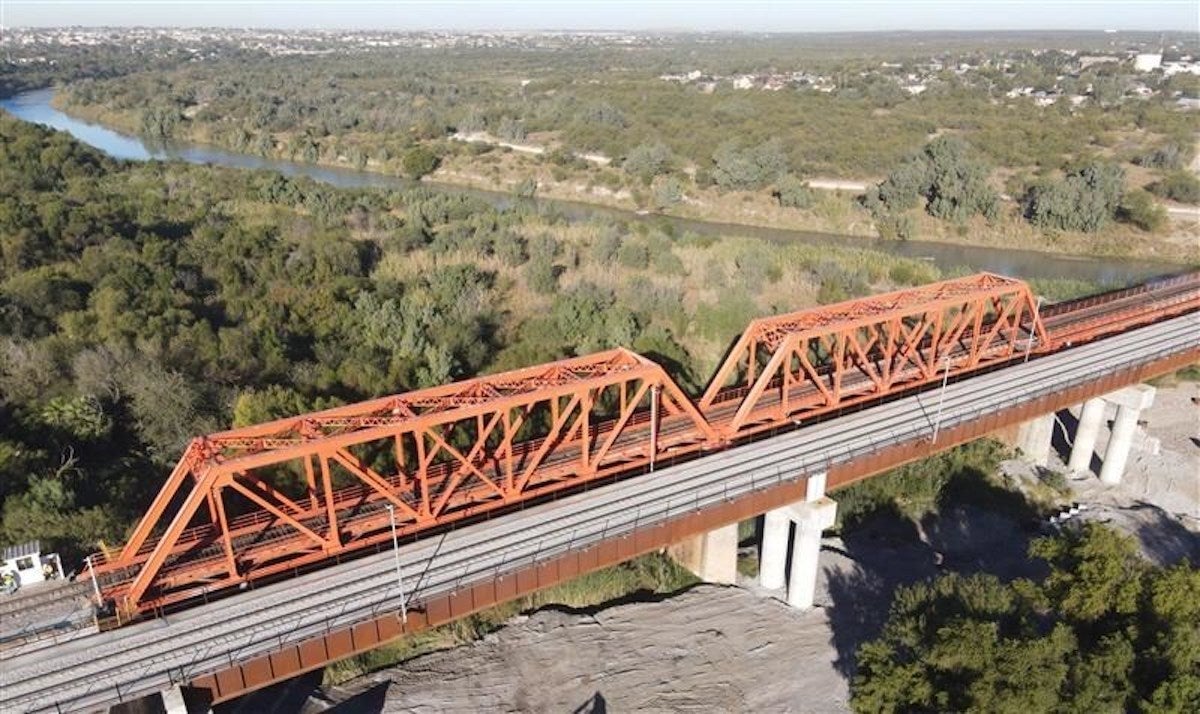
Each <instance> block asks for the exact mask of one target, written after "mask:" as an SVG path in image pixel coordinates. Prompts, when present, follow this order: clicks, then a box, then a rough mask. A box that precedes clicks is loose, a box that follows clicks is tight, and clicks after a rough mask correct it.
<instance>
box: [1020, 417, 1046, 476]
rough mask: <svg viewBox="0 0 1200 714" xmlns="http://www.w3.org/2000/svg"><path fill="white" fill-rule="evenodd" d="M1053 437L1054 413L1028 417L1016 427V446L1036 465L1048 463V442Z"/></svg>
mask: <svg viewBox="0 0 1200 714" xmlns="http://www.w3.org/2000/svg"><path fill="white" fill-rule="evenodd" d="M1053 439H1054V415H1053V414H1045V415H1043V416H1040V417H1037V418H1036V419H1030V420H1029V421H1027V422H1025V423H1024V424H1021V426H1020V427H1018V428H1017V444H1016V446H1017V448H1018V449H1020V450H1021V453H1022V454H1024V455H1025V458H1027V459H1028V460H1029V461H1030V462H1032V463H1033V464H1035V465H1037V466H1046V465H1047V464H1049V463H1050V444H1051V442H1052V441H1053Z"/></svg>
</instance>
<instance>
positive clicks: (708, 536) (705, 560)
mask: <svg viewBox="0 0 1200 714" xmlns="http://www.w3.org/2000/svg"><path fill="white" fill-rule="evenodd" d="M737 546H738V524H736V523H731V524H730V525H727V526H722V527H721V528H717V529H716V530H712V531H709V532H708V533H704V534H701V535H698V536H695V537H692V538H689V539H688V540H686V541H684V542H682V543H679V544H677V545H673V546H671V547H670V548H668V549H667V553H668V554H670V556H671V557H672V558H674V559H675V560H676V561H677V562H678V563H679V564H680V565H682V566H683V567H685V568H687V569H688V570H690V571H692V573H693V574H695V576H696V577H698V578H700V579H701V580H703V581H705V582H709V583H719V584H722V585H732V584H733V583H736V582H737Z"/></svg>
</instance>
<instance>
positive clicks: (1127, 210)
mask: <svg viewBox="0 0 1200 714" xmlns="http://www.w3.org/2000/svg"><path fill="white" fill-rule="evenodd" d="M1117 217H1118V218H1120V219H1121V220H1123V221H1126V222H1128V223H1132V224H1134V225H1135V226H1137V227H1138V228H1141V229H1142V230H1144V231H1150V232H1151V233H1153V232H1156V231H1159V230H1161V229H1162V228H1163V226H1165V225H1166V224H1167V209H1165V208H1163V207H1162V206H1160V205H1158V202H1156V201H1155V200H1154V197H1153V196H1151V195H1150V193H1149V192H1148V191H1143V190H1142V189H1140V188H1138V189H1134V190H1132V191H1129V192H1127V193H1126V194H1125V195H1124V196H1123V197H1122V198H1121V203H1120V205H1119V206H1117Z"/></svg>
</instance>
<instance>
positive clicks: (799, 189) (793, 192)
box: [774, 174, 816, 208]
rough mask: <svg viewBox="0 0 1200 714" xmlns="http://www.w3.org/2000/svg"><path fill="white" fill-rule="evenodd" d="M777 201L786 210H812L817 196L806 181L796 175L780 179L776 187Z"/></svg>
mask: <svg viewBox="0 0 1200 714" xmlns="http://www.w3.org/2000/svg"><path fill="white" fill-rule="evenodd" d="M774 195H775V200H777V201H779V205H780V206H783V207H784V208H812V206H813V203H814V202H815V201H816V195H815V194H813V190H812V189H811V188H809V187H808V184H806V183H805V182H804V181H802V180H801V179H799V178H798V177H796V176H795V175H794V174H788V175H786V176H784V177H783V178H781V179H779V183H777V184H776V185H775V191H774Z"/></svg>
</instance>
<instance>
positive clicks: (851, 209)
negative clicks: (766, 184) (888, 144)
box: [6, 90, 1200, 277]
mask: <svg viewBox="0 0 1200 714" xmlns="http://www.w3.org/2000/svg"><path fill="white" fill-rule="evenodd" d="M62 96H64V95H62V94H59V92H55V91H53V90H40V92H25V94H23V95H19V96H18V97H12V98H10V100H6V103H10V104H11V103H14V102H18V101H20V100H22V98H23V97H26V98H30V97H31V98H34V100H35V102H41V103H44V108H43V109H52V110H54V112H58V113H60V114H62V116H64V118H70V119H77V120H83V121H84V122H96V124H100V125H102V126H104V127H110V128H115V130H116V131H120V132H125V133H126V138H127V139H128V138H134V136H136V133H137V128H138V127H137V124H136V121H134V120H133V118H132V116H131V115H127V114H125V113H114V112H109V110H106V109H103V108H102V107H79V106H66V104H65V102H64V100H62ZM6 108H7V107H6ZM10 110H12V109H10ZM42 113H43V114H44V112H42ZM60 124H62V122H60ZM67 131H72V130H71V128H70V127H67ZM72 133H74V132H72ZM186 139H187V142H194V143H197V144H194V145H192V146H191V148H190V150H188V144H187V143H181V142H169V143H163V144H161V150H160V151H158V155H160V156H173V155H178V156H179V157H182V158H185V160H187V161H192V160H193V158H198V160H202V161H203V158H202V157H203V156H204V154H209V155H210V156H209V158H210V160H211V158H214V156H211V154H212V150H216V151H217V152H222V154H234V155H236V156H238V158H236V164H238V166H242V167H247V168H256V167H262V168H274V169H276V170H284V173H288V172H299V173H307V172H304V169H296V167H298V166H307V167H310V168H311V169H314V173H320V169H325V170H326V172H336V173H337V174H371V175H373V176H376V178H377V179H376V181H374V185H379V184H382V182H384V181H392V182H396V184H400V185H410V182H409V181H408V180H407V179H403V178H402V176H401V168H400V160H398V158H392V160H391V161H388V162H380V161H378V160H374V158H370V157H368V158H365V160H364V161H360V162H359V163H355V162H354V161H352V160H350V157H347V156H341V155H338V156H324V155H318V156H314V157H306V158H305V161H295V160H294V158H292V157H290V156H289V155H288V154H287V152H286V151H284V146H286V142H283V140H282V139H281V140H277V142H276V143H275V144H274V145H272V146H271V148H270V149H269V150H265V151H263V152H259V154H248V152H241V151H239V150H236V149H230V148H224V146H221V145H220V143H218V142H217V137H214V136H211V134H210V133H209V132H206V131H203V127H200V128H191V130H188V131H187V136H186ZM84 140H86V139H84ZM444 149H445V151H444V157H443V162H442V164H440V166H439V168H438V169H437V170H436V172H434V173H433V174H431V175H430V176H427V178H426V179H425V181H424V182H426V184H432V185H433V186H434V187H437V188H439V190H468V191H472V192H475V193H482V194H488V196H490V198H491V200H493V202H494V200H512V198H514V194H515V190H516V187H517V186H520V185H521V184H522V182H524V181H527V180H533V181H536V185H538V188H536V196H538V198H539V200H540V202H542V203H546V202H547V200H548V202H550V203H562V204H566V205H568V206H569V210H570V211H571V212H574V214H576V215H577V214H580V212H581V211H583V210H587V209H590V210H593V211H600V214H601V215H604V216H606V217H614V218H618V220H646V218H647V217H648V216H647V215H646V214H647V212H652V211H647V210H646V206H648V205H650V204H652V203H653V202H652V199H650V198H649V194H650V192H652V191H650V188H649V187H641V188H638V187H635V188H632V190H630V188H628V187H624V186H620V185H610V184H612V179H613V176H614V170H616V169H612V168H608V167H604V166H596V164H590V166H588V167H587V169H586V170H583V172H582V173H581V172H566V173H565V174H564V173H562V169H560V168H559V167H557V166H554V164H552V163H550V162H547V161H545V160H544V158H542V157H540V156H534V155H529V154H526V152H520V151H512V150H511V149H503V148H499V149H493V150H491V151H488V152H487V154H482V155H480V154H478V152H475V151H473V150H470V148H469V145H468V144H466V143H463V142H454V140H448V142H445V146H444ZM197 150H199V151H197ZM151 154H154V152H152V151H151ZM160 156H151V157H160ZM190 156H191V158H190ZM217 158H218V161H217V162H221V161H222V160H221V158H220V157H217ZM226 161H227V158H226ZM342 180H344V176H342ZM860 184H862V181H859V182H851V184H845V186H853V187H856V188H857V187H859V185H860ZM841 185H842V184H840V182H835V184H822V185H821V190H818V191H815V193H816V198H815V202H814V205H812V206H811V208H809V209H805V210H798V209H790V208H784V206H780V205H779V204H778V202H776V200H775V199H774V198H773V197H772V196H769V194H768V193H764V192H719V191H715V190H712V188H707V190H698V188H689V190H688V192H685V194H684V196H683V197H682V199H680V200H679V202H678V203H674V204H672V205H670V206H664V208H659V209H655V210H654V211H653V214H654V215H653V216H650V217H656V218H659V220H668V221H679V222H685V223H692V224H695V223H710V224H714V226H720V227H722V229H725V230H730V229H731V228H733V229H742V230H743V232H746V230H754V232H756V233H760V232H778V233H779V234H796V233H811V234H821V235H828V234H835V235H839V236H850V238H857V239H864V240H871V242H872V244H876V245H875V246H872V247H876V248H877V250H878V245H877V244H880V242H906V244H916V245H917V246H943V245H944V246H950V247H954V248H956V247H965V248H979V250H1019V251H1025V252H1028V253H1040V254H1049V256H1064V257H1072V258H1097V259H1114V258H1118V259H1140V260H1147V262H1163V263H1174V264H1196V263H1200V222H1195V221H1188V220H1176V221H1172V222H1171V223H1170V227H1169V229H1168V230H1165V232H1164V233H1162V234H1148V233H1145V232H1140V230H1138V229H1134V228H1132V227H1129V226H1126V224H1118V226H1112V227H1110V228H1108V229H1105V230H1104V232H1102V233H1098V234H1079V233H1061V232H1060V233H1052V234H1050V233H1045V232H1042V230H1038V229H1036V228H1033V227H1032V226H1030V224H1028V223H1027V222H1025V221H1022V220H1020V217H1019V216H1016V215H1015V214H1014V215H1007V216H1003V217H1001V218H1000V220H997V221H995V222H991V223H989V222H986V221H984V220H982V218H978V220H974V221H972V222H971V223H968V224H965V226H956V224H950V223H947V222H943V221H937V220H934V218H932V217H930V216H926V215H924V214H920V212H919V211H916V212H913V215H912V220H913V224H914V235H916V239H910V240H907V241H899V240H889V241H882V240H881V239H880V234H878V230H877V228H876V226H875V224H874V222H872V221H871V217H870V215H869V212H868V211H865V210H863V209H862V208H860V206H859V205H858V203H857V191H851V190H838V186H841ZM1010 208H1012V206H1010ZM1013 210H1015V209H1012V210H1009V211H1007V212H1009V214H1012V212H1013ZM1000 246H1002V247H1000ZM925 252H931V250H930V248H929V247H925ZM1068 277H1076V276H1068Z"/></svg>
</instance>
